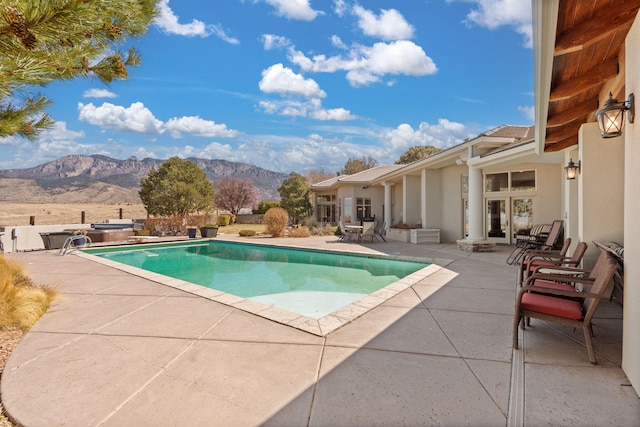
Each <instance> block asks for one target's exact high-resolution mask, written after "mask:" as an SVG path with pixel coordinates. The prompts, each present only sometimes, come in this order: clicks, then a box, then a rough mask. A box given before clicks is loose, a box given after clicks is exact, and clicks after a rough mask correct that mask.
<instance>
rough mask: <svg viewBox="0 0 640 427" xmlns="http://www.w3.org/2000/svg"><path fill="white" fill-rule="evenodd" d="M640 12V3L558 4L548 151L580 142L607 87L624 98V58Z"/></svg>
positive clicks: (576, 0) (594, 0)
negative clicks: (625, 47)
mask: <svg viewBox="0 0 640 427" xmlns="http://www.w3.org/2000/svg"><path fill="white" fill-rule="evenodd" d="M540 1H544V0H540ZM638 9H640V0H560V2H559V10H558V26H557V30H556V43H555V51H554V59H553V71H552V76H551V91H550V93H549V113H548V116H547V131H546V138H545V151H559V150H563V149H565V148H568V147H571V146H572V145H575V144H577V143H578V129H579V128H580V126H581V125H582V124H583V123H586V122H592V121H595V112H596V111H597V110H598V109H599V108H600V105H599V102H598V97H599V95H600V93H601V91H602V90H603V89H606V90H607V91H611V92H613V96H614V98H616V97H617V98H618V99H619V101H623V100H625V99H623V98H624V97H625V93H624V58H623V57H622V55H624V41H625V38H626V36H627V33H628V32H629V28H630V27H631V24H633V21H634V19H635V17H636V14H637V13H638ZM605 100H606V98H605V99H603V102H604V101H605Z"/></svg>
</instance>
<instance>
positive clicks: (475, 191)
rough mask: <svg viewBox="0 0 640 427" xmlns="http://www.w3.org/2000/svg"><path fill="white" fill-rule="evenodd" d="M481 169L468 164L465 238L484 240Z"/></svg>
mask: <svg viewBox="0 0 640 427" xmlns="http://www.w3.org/2000/svg"><path fill="white" fill-rule="evenodd" d="M483 194H484V193H483V191H482V170H481V169H479V168H476V167H475V166H469V236H468V237H467V240H484V235H483V232H482V219H483V211H484V209H482V205H483V203H482V199H483Z"/></svg>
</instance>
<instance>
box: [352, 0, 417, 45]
mask: <svg viewBox="0 0 640 427" xmlns="http://www.w3.org/2000/svg"><path fill="white" fill-rule="evenodd" d="M353 14H354V15H356V16H357V17H358V26H359V27H360V29H361V30H362V32H363V33H364V34H366V35H368V36H372V37H379V38H381V39H382V40H407V39H410V38H412V37H413V32H414V28H413V26H412V25H411V24H409V23H408V22H407V21H406V20H405V19H404V17H403V16H402V14H401V13H400V12H398V11H397V10H395V9H381V10H380V15H379V16H376V15H375V14H374V13H373V12H371V11H370V10H367V9H365V8H363V7H362V6H359V5H355V6H354V7H353Z"/></svg>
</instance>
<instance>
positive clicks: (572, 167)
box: [564, 159, 581, 179]
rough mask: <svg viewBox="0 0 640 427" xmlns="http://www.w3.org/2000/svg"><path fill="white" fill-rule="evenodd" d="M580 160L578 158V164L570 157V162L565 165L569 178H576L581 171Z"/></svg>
mask: <svg viewBox="0 0 640 427" xmlns="http://www.w3.org/2000/svg"><path fill="white" fill-rule="evenodd" d="M580 163H581V162H580V160H578V164H577V165H576V164H575V163H573V160H572V159H569V163H567V166H565V167H564V171H565V173H566V174H567V179H576V177H577V176H578V173H579V172H580Z"/></svg>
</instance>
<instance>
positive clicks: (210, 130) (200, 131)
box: [164, 116, 238, 138]
mask: <svg viewBox="0 0 640 427" xmlns="http://www.w3.org/2000/svg"><path fill="white" fill-rule="evenodd" d="M164 127H165V128H166V129H167V130H168V131H169V132H171V136H173V137H174V138H181V137H182V132H187V133H190V134H191V135H194V136H205V137H214V138H215V137H217V138H233V137H236V136H238V131H236V130H232V129H227V125H224V124H216V122H214V121H211V120H204V119H201V118H200V117H198V116H191V117H180V118H176V117H174V118H172V119H169V120H168V121H167V122H166V123H165V125H164Z"/></svg>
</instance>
